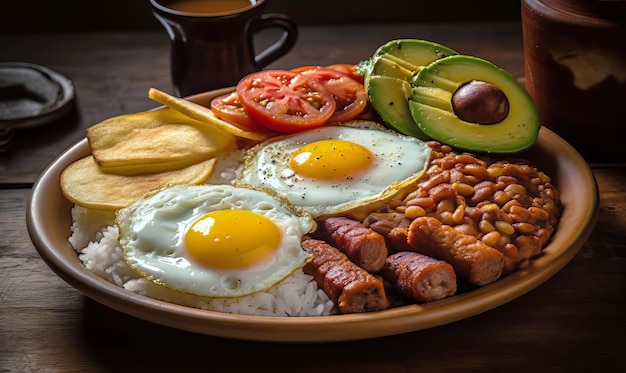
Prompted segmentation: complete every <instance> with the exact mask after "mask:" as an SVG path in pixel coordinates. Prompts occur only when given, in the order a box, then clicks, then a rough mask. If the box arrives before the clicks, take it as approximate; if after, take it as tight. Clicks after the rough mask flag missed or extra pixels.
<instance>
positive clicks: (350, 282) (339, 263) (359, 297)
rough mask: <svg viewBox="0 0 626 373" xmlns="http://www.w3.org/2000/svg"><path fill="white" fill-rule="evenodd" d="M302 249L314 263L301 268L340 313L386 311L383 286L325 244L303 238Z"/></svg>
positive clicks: (376, 279)
mask: <svg viewBox="0 0 626 373" xmlns="http://www.w3.org/2000/svg"><path fill="white" fill-rule="evenodd" d="M302 248H303V249H304V250H306V251H307V252H309V253H311V254H313V259H312V260H311V261H310V262H308V263H307V264H305V266H304V267H303V268H302V269H303V271H304V273H307V274H309V275H312V276H313V277H314V278H315V281H316V282H317V284H318V286H319V287H320V288H321V289H322V290H323V291H324V292H325V293H326V295H328V297H329V298H330V299H331V300H332V301H333V302H334V303H335V305H336V306H337V308H338V309H339V312H341V313H357V312H368V311H378V310H383V309H386V308H388V307H389V305H390V304H389V300H388V299H387V296H386V294H385V290H384V287H383V283H382V281H381V280H379V279H378V278H376V277H374V276H373V275H371V274H370V273H368V272H367V271H366V270H364V269H363V268H361V267H359V266H358V265H356V264H354V263H353V262H351V261H350V260H349V259H348V257H347V256H346V255H345V254H343V253H342V252H341V251H339V250H338V249H336V248H335V247H333V246H331V245H329V244H327V243H326V242H324V241H321V240H316V239H313V238H308V237H305V239H304V240H303V241H302Z"/></svg>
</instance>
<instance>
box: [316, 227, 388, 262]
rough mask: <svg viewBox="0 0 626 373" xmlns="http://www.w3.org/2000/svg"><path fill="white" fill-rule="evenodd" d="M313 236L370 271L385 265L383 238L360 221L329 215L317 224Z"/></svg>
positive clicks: (385, 249) (385, 251) (385, 253)
mask: <svg viewBox="0 0 626 373" xmlns="http://www.w3.org/2000/svg"><path fill="white" fill-rule="evenodd" d="M319 227H320V228H319V230H318V232H316V233H313V237H314V238H319V239H322V240H324V241H326V242H328V243H330V244H331V245H333V246H334V247H336V248H337V249H339V250H340V251H341V252H343V253H344V254H346V256H347V257H348V258H349V259H350V260H351V261H353V262H354V263H355V264H357V265H358V266H359V267H361V268H363V269H365V270H366V271H368V272H370V273H376V272H379V271H380V270H381V268H383V265H385V259H386V258H387V254H388V251H387V244H386V243H385V238H384V237H383V236H381V235H380V234H379V233H376V232H374V231H373V230H372V229H369V228H366V227H365V226H364V225H363V224H362V223H361V222H359V221H357V220H354V219H350V218H346V217H330V218H327V219H324V220H323V221H322V222H321V224H319Z"/></svg>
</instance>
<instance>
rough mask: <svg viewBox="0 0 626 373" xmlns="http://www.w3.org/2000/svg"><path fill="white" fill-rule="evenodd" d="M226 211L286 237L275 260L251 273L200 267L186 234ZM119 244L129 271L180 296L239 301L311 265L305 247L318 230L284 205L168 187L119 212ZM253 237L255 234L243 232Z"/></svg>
mask: <svg viewBox="0 0 626 373" xmlns="http://www.w3.org/2000/svg"><path fill="white" fill-rule="evenodd" d="M224 209H240V210H248V211H252V212H256V213H259V214H261V215H263V216H265V217H267V218H269V219H270V220H272V221H273V222H274V223H275V224H276V225H277V226H278V227H279V228H280V231H281V241H280V245H279V246H280V247H279V248H278V249H277V251H276V252H275V253H274V255H273V256H272V257H271V258H270V259H268V260H266V261H265V262H263V263H262V264H259V265H256V266H255V267H252V268H247V269H243V270H223V269H222V270H220V269H214V268H208V267H206V266H203V265H200V264H198V263H197V262H195V261H194V260H193V259H192V258H190V257H189V255H186V253H185V247H184V236H185V232H186V229H187V227H188V226H189V225H191V224H192V223H193V222H194V221H195V220H196V219H197V218H199V217H201V216H203V215H204V214H206V213H208V212H211V211H217V210H224ZM116 224H117V226H118V227H119V232H120V233H119V234H120V237H119V241H120V246H121V247H122V251H123V253H124V256H125V259H126V262H127V263H128V265H129V266H130V267H131V268H133V269H135V270H136V271H138V272H139V273H140V274H141V275H143V276H144V277H146V278H148V279H150V280H152V281H153V282H155V283H158V284H161V285H165V286H166V287H168V288H170V289H173V290H177V291H180V292H185V293H190V294H195V295H200V296H209V297H238V296H243V295H248V294H251V293H254V292H258V291H261V290H266V289H268V288H270V287H272V286H273V285H274V284H276V283H278V282H279V281H281V280H282V279H284V278H285V277H287V276H289V275H290V274H291V273H292V272H293V271H295V270H296V269H298V268H301V267H302V266H303V265H304V264H305V263H306V262H307V261H308V260H309V259H310V254H308V253H307V252H305V251H304V250H303V249H302V248H301V246H300V241H301V238H302V236H303V235H304V234H306V233H307V232H309V231H311V230H312V229H313V227H314V222H313V220H312V218H311V217H310V216H308V215H302V216H300V215H298V214H296V213H294V212H293V211H291V209H290V208H288V207H287V206H285V205H284V203H283V202H281V201H279V199H277V198H274V197H273V196H271V195H269V194H267V193H265V192H261V191H258V190H252V189H248V188H238V187H234V186H231V185H196V186H189V185H177V186H169V187H166V188H163V189H160V190H157V191H155V192H153V193H149V194H147V195H145V196H144V197H142V198H140V199H139V200H137V201H136V202H134V203H133V204H131V205H130V206H128V207H126V208H123V209H121V210H118V211H117V213H116ZM242 234H254V232H242Z"/></svg>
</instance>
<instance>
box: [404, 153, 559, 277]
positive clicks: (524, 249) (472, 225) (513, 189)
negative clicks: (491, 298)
mask: <svg viewBox="0 0 626 373" xmlns="http://www.w3.org/2000/svg"><path fill="white" fill-rule="evenodd" d="M429 146H430V147H431V149H432V153H433V156H432V159H431V166H430V167H429V168H428V169H427V170H426V173H425V177H424V181H423V182H421V183H420V184H419V185H418V188H417V189H416V190H415V191H413V192H412V193H410V194H409V195H407V197H406V198H405V199H404V200H403V204H401V205H399V206H397V207H396V211H398V212H403V213H404V214H405V216H406V217H408V218H409V219H415V218H416V217H419V216H425V215H428V216H434V217H436V218H437V219H439V220H440V221H441V222H443V223H444V224H448V225H451V226H453V227H455V228H456V229H457V230H459V231H461V232H463V233H465V234H469V235H473V236H475V237H477V238H478V239H480V240H482V241H483V242H484V243H486V244H488V245H490V246H493V247H495V248H497V249H498V250H500V251H501V252H502V253H503V254H504V255H505V256H507V257H508V258H509V259H510V260H509V261H510V262H512V263H515V267H516V268H521V267H523V266H525V265H527V264H528V261H529V259H530V258H532V257H533V256H536V255H537V254H539V253H540V252H541V250H542V249H543V247H544V246H545V245H547V243H548V241H549V240H550V238H551V237H552V234H553V233H554V231H555V229H556V226H557V224H558V221H559V218H560V214H561V202H560V200H559V191H558V190H557V189H556V187H555V186H554V185H552V184H551V180H550V177H549V176H548V175H546V174H545V173H543V172H541V171H539V170H537V169H536V168H535V167H534V166H532V165H530V164H529V163H527V162H524V161H507V160H498V161H496V162H490V161H488V160H485V159H481V158H479V157H475V156H474V155H472V154H469V153H457V152H454V151H453V150H452V148H450V147H449V146H447V145H442V144H439V143H437V142H430V143H429ZM515 267H514V268H511V269H510V270H513V269H515Z"/></svg>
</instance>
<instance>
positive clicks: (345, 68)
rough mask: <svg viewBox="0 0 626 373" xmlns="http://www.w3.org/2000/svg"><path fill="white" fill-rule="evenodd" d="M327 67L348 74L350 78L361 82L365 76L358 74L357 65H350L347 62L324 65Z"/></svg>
mask: <svg viewBox="0 0 626 373" xmlns="http://www.w3.org/2000/svg"><path fill="white" fill-rule="evenodd" d="M326 67H327V68H329V69H333V70H337V71H341V72H342V73H344V74H346V75H348V76H349V77H351V78H352V79H354V80H356V81H357V82H359V83H361V84H363V83H364V82H365V76H363V75H362V74H359V72H358V71H359V65H351V64H349V63H336V64H334V65H329V66H326Z"/></svg>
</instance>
